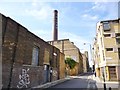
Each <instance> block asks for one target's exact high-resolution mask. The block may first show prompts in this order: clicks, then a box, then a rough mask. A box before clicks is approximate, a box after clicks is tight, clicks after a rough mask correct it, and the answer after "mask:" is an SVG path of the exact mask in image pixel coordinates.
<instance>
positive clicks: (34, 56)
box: [32, 47, 39, 66]
mask: <svg viewBox="0 0 120 90" xmlns="http://www.w3.org/2000/svg"><path fill="white" fill-rule="evenodd" d="M38 60H39V48H38V47H34V48H33V52H32V65H33V66H37V65H38Z"/></svg>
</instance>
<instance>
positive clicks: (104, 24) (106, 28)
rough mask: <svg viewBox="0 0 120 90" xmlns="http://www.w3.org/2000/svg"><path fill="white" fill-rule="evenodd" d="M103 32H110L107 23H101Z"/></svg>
mask: <svg viewBox="0 0 120 90" xmlns="http://www.w3.org/2000/svg"><path fill="white" fill-rule="evenodd" d="M103 30H104V32H105V31H110V24H109V22H103Z"/></svg>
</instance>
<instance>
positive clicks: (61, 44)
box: [48, 39, 83, 75]
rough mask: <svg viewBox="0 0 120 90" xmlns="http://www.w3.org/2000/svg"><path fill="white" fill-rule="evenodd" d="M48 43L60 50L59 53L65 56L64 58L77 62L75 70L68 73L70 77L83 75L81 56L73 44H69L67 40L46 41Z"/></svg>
mask: <svg viewBox="0 0 120 90" xmlns="http://www.w3.org/2000/svg"><path fill="white" fill-rule="evenodd" d="M48 43H49V44H51V45H53V46H55V47H57V48H58V49H60V51H61V52H62V53H64V54H65V58H67V57H70V58H72V59H73V60H75V61H76V62H77V64H76V66H75V68H74V69H73V70H69V71H68V73H69V74H70V75H78V74H80V73H83V58H82V54H81V52H80V50H79V48H77V47H76V46H75V45H74V43H73V42H70V40H69V39H62V40H57V41H48Z"/></svg>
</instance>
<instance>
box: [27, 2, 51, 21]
mask: <svg viewBox="0 0 120 90" xmlns="http://www.w3.org/2000/svg"><path fill="white" fill-rule="evenodd" d="M31 5H32V6H31V8H29V9H28V8H27V9H26V10H25V14H26V15H28V16H32V17H34V18H37V19H39V20H49V19H50V18H51V17H52V16H51V15H52V12H51V11H53V8H52V7H51V6H50V5H49V4H48V3H43V2H42V3H40V2H37V0H34V2H31Z"/></svg>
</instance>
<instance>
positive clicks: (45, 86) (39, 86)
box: [31, 76, 73, 89]
mask: <svg viewBox="0 0 120 90" xmlns="http://www.w3.org/2000/svg"><path fill="white" fill-rule="evenodd" d="M72 78H73V77H71V76H67V77H65V78H63V79H59V80H56V81H52V82H48V83H45V84H42V85H38V86H36V87H32V88H31V89H35V88H49V87H52V86H54V85H56V84H60V83H62V82H65V81H68V80H70V79H72Z"/></svg>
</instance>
